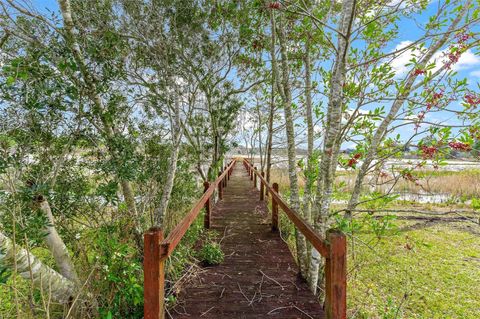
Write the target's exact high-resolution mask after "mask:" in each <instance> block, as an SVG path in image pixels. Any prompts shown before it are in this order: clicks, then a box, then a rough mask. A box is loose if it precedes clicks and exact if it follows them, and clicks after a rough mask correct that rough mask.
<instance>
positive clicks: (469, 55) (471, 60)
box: [432, 49, 480, 71]
mask: <svg viewBox="0 0 480 319" xmlns="http://www.w3.org/2000/svg"><path fill="white" fill-rule="evenodd" d="M447 51H448V50H442V51H440V52H437V53H435V55H434V56H433V59H432V60H433V61H435V63H436V66H435V68H434V69H433V71H436V70H438V69H439V68H440V67H441V66H442V65H443V64H444V63H445V62H447V61H448V58H447ZM477 65H480V57H479V56H477V55H475V53H473V51H472V50H470V49H468V50H467V51H465V52H464V53H463V54H462V55H461V56H460V59H458V62H457V63H455V64H453V65H452V70H453V71H461V70H468V69H471V68H474V67H476V66H477Z"/></svg>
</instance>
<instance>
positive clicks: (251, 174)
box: [250, 166, 255, 181]
mask: <svg viewBox="0 0 480 319" xmlns="http://www.w3.org/2000/svg"><path fill="white" fill-rule="evenodd" d="M253 175H255V174H254V173H253V168H252V166H250V180H251V181H253Z"/></svg>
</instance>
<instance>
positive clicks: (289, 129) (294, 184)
mask: <svg viewBox="0 0 480 319" xmlns="http://www.w3.org/2000/svg"><path fill="white" fill-rule="evenodd" d="M271 11H272V15H271V25H272V52H271V54H272V68H273V71H274V73H275V79H276V82H277V88H278V91H279V92H280V96H281V97H282V101H283V110H284V114H285V130H286V135H287V156H288V177H289V181H290V205H291V207H292V209H293V210H295V211H296V212H298V213H300V214H301V215H303V214H302V212H301V211H300V196H299V189H298V177H297V158H296V150H295V130H294V124H293V113H292V92H291V88H290V79H289V76H290V67H289V65H288V55H287V49H286V43H285V41H286V39H285V33H284V30H283V26H280V27H278V28H277V27H276V25H275V19H274V16H273V11H274V10H271ZM275 32H278V37H279V44H280V53H281V56H282V78H281V82H280V76H279V71H278V65H277V62H276V57H275ZM295 242H296V250H297V261H298V266H299V268H300V272H301V274H302V276H303V277H304V278H306V277H307V273H308V268H307V267H308V256H307V242H306V240H305V237H304V236H303V235H302V234H301V233H300V232H298V231H297V229H295Z"/></svg>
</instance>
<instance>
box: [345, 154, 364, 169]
mask: <svg viewBox="0 0 480 319" xmlns="http://www.w3.org/2000/svg"><path fill="white" fill-rule="evenodd" d="M360 157H362V154H361V153H356V154H355V155H353V157H352V158H351V159H349V160H348V163H347V166H348V167H354V166H355V165H356V164H357V163H358V159H359V158H360Z"/></svg>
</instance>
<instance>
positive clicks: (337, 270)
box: [325, 229, 347, 319]
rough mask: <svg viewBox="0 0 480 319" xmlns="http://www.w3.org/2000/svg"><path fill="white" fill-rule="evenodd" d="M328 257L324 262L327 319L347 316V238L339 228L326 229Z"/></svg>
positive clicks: (339, 318) (338, 318)
mask: <svg viewBox="0 0 480 319" xmlns="http://www.w3.org/2000/svg"><path fill="white" fill-rule="evenodd" d="M327 241H328V242H329V257H328V258H327V260H326V263H325V311H326V314H327V319H346V318H347V238H346V237H345V234H343V233H342V232H341V231H339V230H335V229H330V230H328V231H327Z"/></svg>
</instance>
